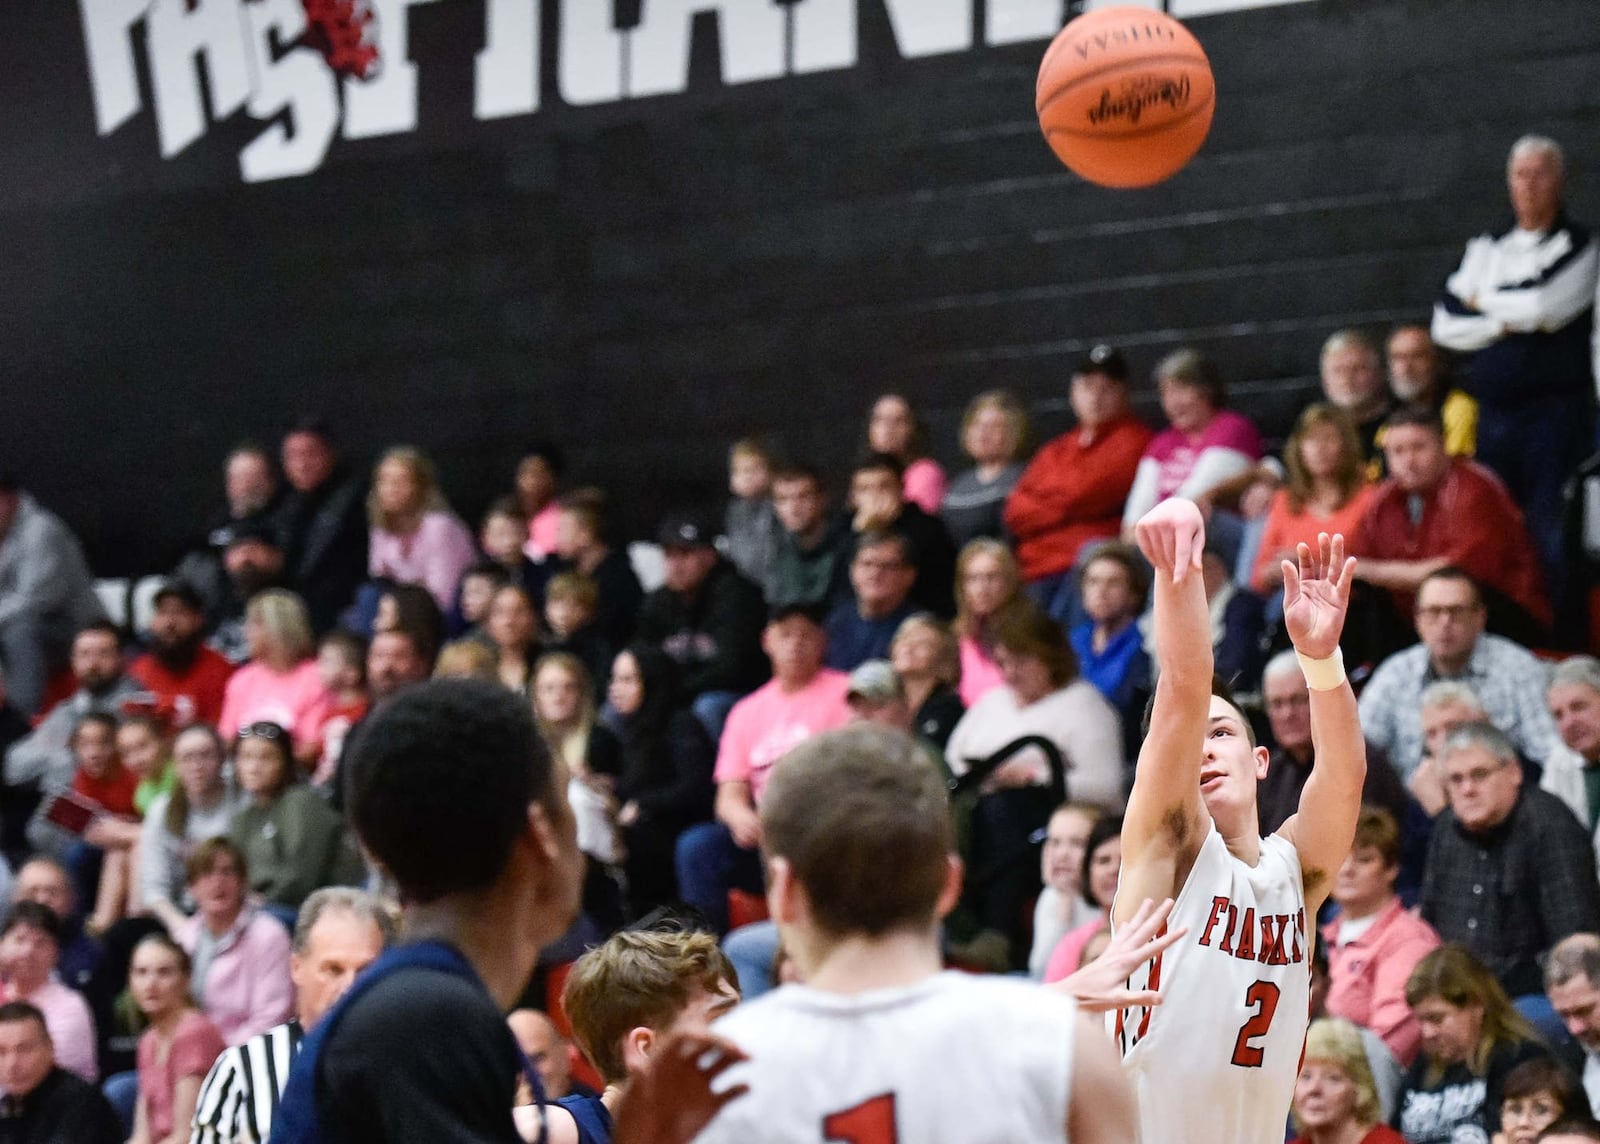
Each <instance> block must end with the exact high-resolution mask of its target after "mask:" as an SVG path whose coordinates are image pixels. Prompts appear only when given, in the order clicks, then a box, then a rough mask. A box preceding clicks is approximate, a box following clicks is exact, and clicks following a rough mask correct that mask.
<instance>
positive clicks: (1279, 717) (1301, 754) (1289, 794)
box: [1256, 648, 1406, 838]
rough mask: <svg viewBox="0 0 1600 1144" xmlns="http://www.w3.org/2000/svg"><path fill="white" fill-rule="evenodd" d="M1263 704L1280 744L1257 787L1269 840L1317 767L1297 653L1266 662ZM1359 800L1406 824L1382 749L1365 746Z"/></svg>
mask: <svg viewBox="0 0 1600 1144" xmlns="http://www.w3.org/2000/svg"><path fill="white" fill-rule="evenodd" d="M1261 700H1262V705H1263V706H1264V707H1266V709H1267V722H1268V723H1270V724H1271V725H1272V739H1273V741H1274V742H1275V743H1277V744H1278V746H1277V749H1276V750H1275V751H1273V752H1272V757H1271V758H1270V759H1269V760H1268V762H1267V777H1266V778H1264V779H1262V780H1260V782H1258V783H1257V784H1256V816H1257V817H1258V818H1259V819H1260V822H1261V835H1262V837H1263V838H1264V837H1266V836H1267V835H1269V834H1272V833H1274V832H1275V831H1276V830H1277V829H1278V828H1279V827H1280V826H1282V825H1283V824H1284V822H1286V821H1287V820H1288V818H1289V816H1290V815H1291V814H1294V813H1295V812H1296V811H1297V810H1299V808H1300V792H1301V791H1303V790H1305V788H1306V780H1307V779H1309V778H1310V777H1311V768H1312V767H1313V766H1315V765H1316V757H1315V755H1316V748H1315V744H1314V742H1313V741H1312V736H1311V689H1310V688H1309V687H1307V686H1306V677H1305V673H1304V672H1302V671H1301V670H1300V661H1299V660H1297V659H1296V658H1295V655H1294V650H1293V649H1292V648H1291V649H1289V650H1287V651H1282V652H1279V653H1278V654H1277V655H1275V656H1273V657H1272V658H1271V659H1270V660H1268V661H1267V666H1266V668H1265V669H1264V670H1263V671H1262V674H1261ZM1361 801H1362V803H1363V804H1364V805H1367V806H1381V807H1382V808H1383V809H1384V810H1387V811H1388V812H1389V813H1390V814H1392V815H1394V817H1395V820H1396V821H1397V822H1404V821H1405V815H1406V792H1405V788H1404V787H1403V786H1401V784H1400V776H1399V775H1397V774H1395V771H1394V768H1393V767H1391V766H1390V765H1389V761H1388V759H1386V758H1385V757H1384V754H1383V751H1382V749H1380V748H1379V747H1377V746H1375V745H1373V744H1372V743H1368V744H1367V777H1366V781H1365V782H1364V783H1363V785H1362V791H1361Z"/></svg>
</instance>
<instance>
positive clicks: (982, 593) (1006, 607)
mask: <svg viewBox="0 0 1600 1144" xmlns="http://www.w3.org/2000/svg"><path fill="white" fill-rule="evenodd" d="M1031 606H1032V605H1031V604H1030V602H1029V600H1028V598H1027V596H1025V595H1024V594H1023V591H1022V572H1021V570H1020V569H1019V568H1018V567H1017V558H1016V557H1015V556H1013V555H1012V554H1011V549H1009V548H1007V547H1006V546H1005V545H1004V544H1002V543H1000V541H998V540H988V539H979V540H973V541H969V542H968V543H967V546H966V547H965V548H963V549H962V550H961V555H960V556H958V557H956V618H955V623H954V624H953V625H951V626H952V627H953V629H954V631H955V634H956V639H957V640H958V641H959V644H960V649H961V702H963V703H965V704H966V705H967V706H968V707H971V706H972V705H973V704H974V703H976V702H977V701H978V700H980V699H982V698H983V696H984V695H985V694H986V693H987V692H989V691H991V690H993V689H994V688H995V687H997V686H999V685H1000V682H1001V676H1000V668H999V667H998V666H997V665H996V663H995V658H994V631H995V629H996V628H997V627H998V626H999V625H1000V624H1001V623H1002V622H1004V621H1005V619H1006V618H1007V617H1009V616H1012V615H1015V614H1018V613H1022V612H1027V611H1028V610H1029V609H1030V608H1031Z"/></svg>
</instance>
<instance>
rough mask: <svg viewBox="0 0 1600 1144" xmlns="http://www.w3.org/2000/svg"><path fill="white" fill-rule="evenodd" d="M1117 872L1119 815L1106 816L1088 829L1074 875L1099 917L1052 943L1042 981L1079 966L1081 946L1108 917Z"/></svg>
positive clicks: (1066, 974) (1058, 977)
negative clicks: (1081, 866) (1079, 866)
mask: <svg viewBox="0 0 1600 1144" xmlns="http://www.w3.org/2000/svg"><path fill="white" fill-rule="evenodd" d="M1121 873H1122V816H1121V815H1120V814H1118V815H1108V816H1106V817H1104V818H1100V819H1098V820H1096V822H1095V824H1094V825H1093V826H1091V827H1090V828H1089V840H1088V842H1087V843H1086V844H1085V845H1084V848H1083V869H1082V870H1081V871H1080V872H1079V875H1078V884H1079V885H1080V886H1082V887H1083V900H1084V902H1085V903H1086V904H1088V905H1089V906H1091V907H1093V908H1094V909H1096V910H1098V911H1099V915H1100V916H1099V917H1097V918H1095V919H1093V920H1092V921H1088V922H1085V923H1084V924H1083V925H1081V926H1079V927H1078V928H1077V929H1073V930H1068V931H1067V933H1066V934H1065V935H1063V936H1062V938H1061V940H1060V941H1059V942H1057V943H1056V948H1055V949H1054V951H1052V952H1051V954H1050V960H1049V961H1048V962H1047V963H1046V964H1045V970H1044V980H1045V981H1046V982H1051V981H1060V980H1061V979H1062V978H1064V977H1069V976H1071V975H1072V974H1073V973H1076V972H1077V971H1078V970H1079V969H1080V968H1082V965H1083V951H1084V949H1085V948H1086V947H1087V946H1088V944H1089V942H1090V941H1091V940H1093V938H1094V935H1095V934H1097V933H1099V932H1100V931H1101V930H1103V929H1105V928H1106V924H1107V922H1108V921H1109V920H1110V918H1111V900H1112V899H1113V898H1115V897H1116V896H1117V878H1118V877H1119V876H1120V875H1121Z"/></svg>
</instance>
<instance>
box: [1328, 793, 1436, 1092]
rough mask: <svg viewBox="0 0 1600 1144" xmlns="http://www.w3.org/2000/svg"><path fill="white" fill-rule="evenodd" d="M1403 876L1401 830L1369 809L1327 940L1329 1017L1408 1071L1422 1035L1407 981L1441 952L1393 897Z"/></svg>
mask: <svg viewBox="0 0 1600 1144" xmlns="http://www.w3.org/2000/svg"><path fill="white" fill-rule="evenodd" d="M1380 765H1381V764H1380ZM1399 873H1400V828H1399V827H1398V826H1397V825H1396V824H1395V821H1394V816H1393V815H1391V814H1390V813H1389V812H1388V811H1386V810H1379V809H1378V808H1376V807H1370V806H1369V807H1367V808H1366V809H1364V810H1363V811H1362V812H1361V817H1360V818H1359V819H1357V821H1356V838H1355V842H1354V843H1352V844H1351V847H1350V856H1349V857H1348V858H1346V859H1345V860H1344V865H1342V866H1340V867H1339V874H1338V876H1337V877H1336V878H1335V879H1334V883H1333V894H1332V898H1333V900H1334V901H1335V902H1336V903H1338V906H1339V916H1338V917H1337V918H1335V919H1334V920H1333V921H1331V922H1329V923H1328V924H1327V925H1326V926H1324V927H1323V929H1322V941H1323V947H1324V948H1325V949H1326V950H1327V951H1328V1001H1327V1008H1328V1012H1329V1013H1330V1014H1332V1015H1333V1016H1335V1017H1343V1018H1344V1019H1345V1020H1347V1021H1352V1022H1354V1023H1355V1024H1357V1025H1360V1026H1362V1027H1363V1028H1367V1029H1371V1030H1372V1031H1373V1032H1374V1033H1376V1034H1378V1036H1380V1037H1382V1038H1383V1043H1384V1044H1386V1045H1388V1046H1389V1051H1390V1052H1392V1053H1393V1054H1394V1056H1395V1060H1397V1061H1399V1062H1400V1063H1401V1064H1402V1065H1405V1066H1407V1067H1409V1066H1410V1064H1411V1061H1412V1059H1413V1058H1414V1057H1415V1056H1416V1055H1417V1046H1418V1044H1419V1043H1420V1042H1421V1038H1422V1034H1421V1031H1420V1030H1419V1029H1418V1028H1417V1019H1416V1017H1415V1015H1413V1013H1412V1011H1411V1006H1410V1005H1408V1004H1407V1003H1406V981H1407V980H1408V979H1409V978H1410V976H1411V971H1412V970H1413V969H1415V968H1416V967H1417V963H1418V962H1420V961H1421V960H1422V959H1423V958H1424V957H1426V956H1427V955H1428V954H1429V953H1431V952H1433V951H1434V950H1435V949H1437V948H1438V947H1439V935H1438V934H1436V933H1434V932H1433V927H1431V926H1430V925H1428V923H1427V922H1425V921H1423V920H1422V919H1421V918H1419V917H1417V916H1416V915H1415V914H1412V913H1410V912H1408V911H1407V910H1406V908H1405V906H1404V905H1403V904H1402V903H1401V901H1400V899H1399V898H1398V897H1397V896H1396V895H1395V892H1394V883H1395V878H1396V877H1398V876H1399Z"/></svg>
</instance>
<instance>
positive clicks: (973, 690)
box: [961, 636, 1005, 707]
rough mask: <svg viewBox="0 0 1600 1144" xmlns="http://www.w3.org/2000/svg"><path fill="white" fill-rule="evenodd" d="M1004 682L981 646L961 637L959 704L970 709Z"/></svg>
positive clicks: (976, 642)
mask: <svg viewBox="0 0 1600 1144" xmlns="http://www.w3.org/2000/svg"><path fill="white" fill-rule="evenodd" d="M1004 682H1005V677H1004V676H1002V675H1001V674H1000V668H999V666H998V665H996V664H995V662H994V660H993V659H991V658H990V657H989V653H988V652H986V651H984V650H983V645H982V644H980V643H979V642H978V641H977V640H975V639H971V638H969V637H966V636H963V637H962V639H961V702H962V703H963V704H964V705H966V706H968V707H971V706H972V705H973V704H974V703H976V702H977V701H978V700H980V699H982V698H983V697H984V695H986V694H987V693H988V692H990V691H992V690H994V689H995V688H996V687H999V686H1000V685H1001V684H1002V683H1004Z"/></svg>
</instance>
